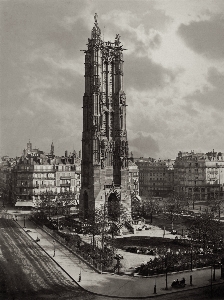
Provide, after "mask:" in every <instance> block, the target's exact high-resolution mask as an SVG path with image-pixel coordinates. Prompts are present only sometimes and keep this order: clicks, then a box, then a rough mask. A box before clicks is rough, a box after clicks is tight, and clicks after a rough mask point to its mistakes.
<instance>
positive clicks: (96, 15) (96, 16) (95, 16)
mask: <svg viewBox="0 0 224 300" xmlns="http://www.w3.org/2000/svg"><path fill="white" fill-rule="evenodd" d="M97 18H98V14H97V13H95V15H94V20H95V24H97Z"/></svg>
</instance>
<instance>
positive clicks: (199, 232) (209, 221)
mask: <svg viewBox="0 0 224 300" xmlns="http://www.w3.org/2000/svg"><path fill="white" fill-rule="evenodd" d="M189 232H190V235H191V237H192V238H193V239H195V240H197V241H199V242H201V243H202V245H203V247H204V248H205V247H206V246H207V244H208V243H211V244H212V246H214V247H217V246H218V244H219V242H220V237H221V226H220V221H215V220H214V218H213V215H212V214H211V213H208V212H207V213H204V214H202V215H201V216H196V217H195V219H194V221H193V223H192V225H191V226H190V228H189Z"/></svg>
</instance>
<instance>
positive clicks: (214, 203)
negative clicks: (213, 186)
mask: <svg viewBox="0 0 224 300" xmlns="http://www.w3.org/2000/svg"><path fill="white" fill-rule="evenodd" d="M209 207H210V209H211V213H213V215H214V217H217V216H218V218H219V219H220V215H221V212H222V210H223V207H224V200H223V199H222V198H220V197H219V195H217V194H216V195H215V197H214V199H212V200H211V201H210V203H209ZM217 214H218V215H217Z"/></svg>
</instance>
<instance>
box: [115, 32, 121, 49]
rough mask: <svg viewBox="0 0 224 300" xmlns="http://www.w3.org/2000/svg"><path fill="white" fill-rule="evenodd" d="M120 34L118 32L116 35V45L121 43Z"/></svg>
mask: <svg viewBox="0 0 224 300" xmlns="http://www.w3.org/2000/svg"><path fill="white" fill-rule="evenodd" d="M120 37H121V36H120V34H119V33H118V34H116V37H115V46H119V45H120V43H121V42H120Z"/></svg>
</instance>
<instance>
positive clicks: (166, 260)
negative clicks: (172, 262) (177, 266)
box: [165, 249, 170, 290]
mask: <svg viewBox="0 0 224 300" xmlns="http://www.w3.org/2000/svg"><path fill="white" fill-rule="evenodd" d="M169 253H170V249H167V252H166V254H165V270H166V287H165V290H168V284H167V272H168V256H169Z"/></svg>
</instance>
